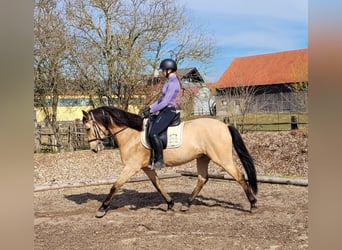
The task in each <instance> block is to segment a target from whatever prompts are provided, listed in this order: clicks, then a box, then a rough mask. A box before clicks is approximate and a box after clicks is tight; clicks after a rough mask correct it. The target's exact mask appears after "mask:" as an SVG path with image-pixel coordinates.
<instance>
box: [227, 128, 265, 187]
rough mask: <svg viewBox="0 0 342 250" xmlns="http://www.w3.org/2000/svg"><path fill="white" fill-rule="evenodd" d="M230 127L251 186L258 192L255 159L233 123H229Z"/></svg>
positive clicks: (235, 146) (234, 143) (235, 147)
mask: <svg viewBox="0 0 342 250" xmlns="http://www.w3.org/2000/svg"><path fill="white" fill-rule="evenodd" d="M228 128H229V131H230V134H231V136H232V139H233V145H234V149H235V151H236V153H237V154H238V156H239V158H240V160H241V162H242V165H243V167H244V169H245V171H246V173H247V177H248V183H249V186H250V187H251V188H252V190H253V192H254V194H256V193H257V192H258V184H257V179H256V171H255V167H254V162H253V159H252V157H251V155H250V154H249V152H248V150H247V148H246V145H245V143H244V142H243V140H242V137H241V135H240V133H239V131H238V130H237V129H236V128H235V127H233V126H232V125H228Z"/></svg>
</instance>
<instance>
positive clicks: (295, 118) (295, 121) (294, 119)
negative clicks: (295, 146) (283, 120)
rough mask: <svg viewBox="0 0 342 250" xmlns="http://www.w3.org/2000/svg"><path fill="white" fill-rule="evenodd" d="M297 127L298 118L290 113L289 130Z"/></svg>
mask: <svg viewBox="0 0 342 250" xmlns="http://www.w3.org/2000/svg"><path fill="white" fill-rule="evenodd" d="M294 129H298V120H297V117H296V116H294V115H291V130H294Z"/></svg>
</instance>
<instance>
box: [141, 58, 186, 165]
mask: <svg viewBox="0 0 342 250" xmlns="http://www.w3.org/2000/svg"><path fill="white" fill-rule="evenodd" d="M159 70H161V72H162V75H163V76H164V77H166V78H167V81H166V82H165V84H164V86H163V89H162V97H161V98H160V99H158V100H157V101H155V102H154V103H152V104H151V105H150V106H149V107H147V109H145V110H144V116H145V117H146V116H148V115H147V114H149V113H152V114H154V115H155V117H154V119H153V123H152V127H151V130H150V134H149V139H150V144H151V147H152V150H153V157H152V158H153V159H154V162H153V163H152V168H153V169H161V168H163V167H165V164H164V159H163V144H162V141H161V140H160V138H159V134H160V133H161V132H163V131H164V130H166V129H167V127H168V126H169V125H170V123H171V121H172V120H173V119H174V118H175V116H176V107H175V106H176V98H177V95H178V93H179V91H180V80H179V79H178V77H177V75H176V71H177V64H176V62H175V61H174V60H172V59H169V58H168V59H164V60H163V61H161V63H160V66H159Z"/></svg>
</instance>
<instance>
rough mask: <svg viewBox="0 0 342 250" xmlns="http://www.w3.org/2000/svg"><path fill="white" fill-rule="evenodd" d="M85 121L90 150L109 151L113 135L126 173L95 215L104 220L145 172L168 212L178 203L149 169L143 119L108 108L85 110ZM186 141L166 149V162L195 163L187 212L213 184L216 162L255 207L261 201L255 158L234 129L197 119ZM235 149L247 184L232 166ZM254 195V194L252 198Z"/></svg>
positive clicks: (188, 127) (189, 127)
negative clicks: (211, 176)
mask: <svg viewBox="0 0 342 250" xmlns="http://www.w3.org/2000/svg"><path fill="white" fill-rule="evenodd" d="M83 123H84V125H85V127H86V130H87V135H88V141H89V144H90V148H91V150H92V151H94V152H98V151H100V150H102V149H103V148H104V146H103V143H102V141H103V140H104V138H105V137H106V136H113V137H114V139H115V140H116V143H117V144H118V146H119V150H120V155H121V160H122V162H123V164H124V169H123V171H122V173H121V174H120V176H119V177H118V178H117V180H116V181H115V183H114V184H113V186H112V188H111V189H110V192H109V194H108V195H107V197H106V199H105V200H104V201H103V203H102V205H101V206H100V208H99V209H98V210H97V213H96V217H99V218H100V217H103V216H104V215H105V214H106V212H107V210H108V208H109V205H110V202H111V200H112V198H113V196H114V194H115V193H116V192H117V191H118V190H119V189H120V188H121V187H122V185H124V184H125V183H126V182H127V181H128V180H129V178H130V177H132V176H133V175H134V174H136V173H137V172H139V171H140V170H141V169H142V170H143V171H144V172H145V174H146V175H147V176H148V177H149V179H150V180H151V181H152V183H153V185H154V186H155V188H156V189H157V190H158V192H159V193H160V194H161V195H162V196H163V198H164V199H165V201H166V203H167V206H168V209H171V208H172V207H173V205H174V202H173V200H172V198H171V197H170V196H169V194H168V193H167V192H166V191H165V190H164V188H163V186H162V185H161V183H160V180H159V178H158V176H157V174H156V172H155V170H152V169H150V168H149V164H150V154H151V152H150V150H149V149H147V148H145V147H144V146H143V144H142V143H141V140H140V135H141V132H142V130H143V119H142V117H140V116H139V115H136V114H133V113H129V112H126V111H123V110H120V109H117V108H114V107H108V106H103V107H100V108H96V109H93V110H90V111H88V112H86V111H83ZM183 129H184V130H183V142H182V144H181V146H180V147H178V148H172V149H165V150H164V161H165V164H166V166H167V167H173V166H177V165H182V164H184V163H187V162H189V161H192V160H194V159H196V161H197V172H198V181H197V185H196V187H195V188H194V190H193V192H192V194H191V196H190V198H189V200H188V203H187V204H184V207H185V208H184V210H186V209H187V208H189V206H190V205H191V202H192V201H193V200H194V199H195V197H196V196H197V195H198V193H199V192H200V191H201V189H202V187H203V185H204V184H205V183H206V182H207V181H208V164H209V162H210V160H211V161H213V162H214V163H216V164H217V165H218V166H220V167H222V168H223V169H224V170H225V171H227V173H228V174H230V175H231V176H232V177H233V178H234V179H235V180H236V181H237V182H238V183H239V184H240V185H241V187H242V188H243V190H244V191H245V193H246V196H247V198H248V200H249V202H250V205H251V209H252V208H254V207H255V204H256V201H257V199H256V198H255V196H254V194H256V193H257V191H258V187H257V179H256V171H255V167H254V163H253V159H252V157H251V156H250V154H249V152H248V150H247V148H246V146H245V144H244V142H243V140H242V138H241V135H240V134H239V132H238V131H237V130H236V128H234V127H233V126H231V125H228V127H227V125H226V124H225V123H223V122H221V121H218V120H215V119H211V118H198V119H194V120H190V121H185V122H184V128H183ZM233 147H234V149H235V151H236V152H237V155H238V156H239V158H240V160H241V162H242V165H243V167H244V170H245V172H246V173H247V177H248V181H246V180H245V176H244V174H243V173H242V172H241V171H240V170H239V169H238V168H237V167H236V166H235V164H234V162H233ZM253 193H254V194H253Z"/></svg>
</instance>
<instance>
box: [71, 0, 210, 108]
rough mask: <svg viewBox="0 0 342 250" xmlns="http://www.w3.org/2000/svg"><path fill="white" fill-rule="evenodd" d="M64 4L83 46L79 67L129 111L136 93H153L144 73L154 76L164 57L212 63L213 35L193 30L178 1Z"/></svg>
mask: <svg viewBox="0 0 342 250" xmlns="http://www.w3.org/2000/svg"><path fill="white" fill-rule="evenodd" d="M65 2H66V10H67V14H68V20H69V24H70V30H71V31H72V32H73V33H74V38H75V40H76V44H78V45H77V47H76V48H75V49H74V55H75V58H76V59H77V60H76V59H75V62H77V68H79V69H80V72H81V75H84V77H83V78H84V79H94V83H96V86H95V87H93V88H92V89H94V90H96V92H97V94H98V95H99V96H100V97H103V96H105V97H106V99H107V100H108V101H109V104H112V105H113V104H115V105H117V106H119V107H121V108H124V109H128V106H129V105H132V104H133V105H136V104H137V99H136V97H137V95H140V94H141V93H142V92H145V95H146V94H149V93H148V92H147V90H149V88H147V87H146V85H147V83H148V82H147V81H144V77H143V76H150V77H153V74H154V72H155V70H156V69H157V67H158V66H159V64H158V63H159V62H160V60H161V58H162V57H173V58H174V59H175V60H176V61H177V62H179V63H181V62H184V60H186V59H193V60H197V61H200V62H207V61H208V60H209V59H210V58H211V56H212V41H211V39H210V38H208V39H206V36H205V35H203V34H200V33H198V32H197V31H196V32H194V30H190V26H189V25H188V24H187V21H186V20H185V14H184V13H185V12H184V11H185V9H184V7H182V6H180V5H178V4H177V2H176V1H172V0H125V1H122V0H121V1H119V0H117V1H113V0H95V1H91V0H65ZM203 41H205V42H203ZM82 67H83V69H81V68H82ZM90 68H91V70H89V69H90ZM90 74H91V76H90ZM138 104H141V105H143V104H142V103H141V101H140V102H138ZM145 104H146V103H145Z"/></svg>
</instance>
